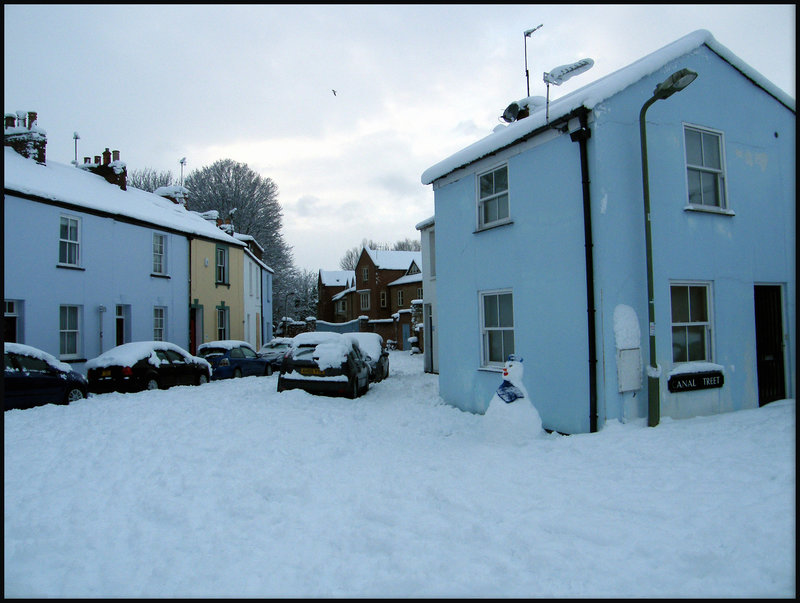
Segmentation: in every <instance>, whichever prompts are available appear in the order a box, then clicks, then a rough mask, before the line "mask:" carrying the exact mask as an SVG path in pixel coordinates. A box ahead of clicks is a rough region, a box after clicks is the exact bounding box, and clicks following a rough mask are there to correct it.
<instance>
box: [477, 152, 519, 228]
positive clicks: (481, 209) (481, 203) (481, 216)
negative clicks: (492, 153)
mask: <svg viewBox="0 0 800 603" xmlns="http://www.w3.org/2000/svg"><path fill="white" fill-rule="evenodd" d="M500 171H505V174H506V188H505V189H501V190H500V191H497V190H496V189H495V184H494V180H495V178H494V174H495V173H497V172H500ZM488 175H492V176H493V177H492V181H493V184H492V192H491V193H488V194H483V192H482V187H481V179H482V178H484V177H485V176H488ZM503 196H505V198H506V199H505V215H504V216H502V217H501V216H500V207H499V200H500V199H501V198H502V197H503ZM475 198H476V200H477V214H478V215H477V218H478V230H484V229H487V228H492V227H494V226H499V225H501V224H507V223H508V222H511V194H510V186H509V181H508V164H507V163H504V164H501V165H497V166H495V167H493V168H492V169H490V170H486V171H483V172H480V173H478V174H476V176H475ZM492 202H498V211H497V217H496V218H495V219H490V220H487V219H486V215H485V213H486V212H485V207H486V205H487V204H489V203H492Z"/></svg>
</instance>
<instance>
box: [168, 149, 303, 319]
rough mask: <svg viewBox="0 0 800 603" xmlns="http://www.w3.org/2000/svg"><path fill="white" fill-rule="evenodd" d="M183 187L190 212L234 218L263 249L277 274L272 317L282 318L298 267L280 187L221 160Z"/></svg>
mask: <svg viewBox="0 0 800 603" xmlns="http://www.w3.org/2000/svg"><path fill="white" fill-rule="evenodd" d="M184 186H185V187H186V188H187V189H188V190H189V207H190V209H192V210H194V211H199V212H204V211H210V210H217V211H218V212H219V215H220V217H221V218H223V219H225V218H228V217H231V221H232V223H233V226H234V228H235V230H236V232H240V233H242V234H248V235H250V236H252V237H253V238H254V239H255V240H256V241H257V242H258V244H259V245H261V247H263V248H264V258H263V259H264V263H266V264H267V265H268V266H269V267H270V268H272V269H273V270H274V271H275V277H274V279H273V291H274V303H273V308H274V309H275V314H274V315H273V317H274V318H276V319H279V318H280V316H277V313H278V312H280V311H282V310H283V307H282V301H283V298H284V296H285V295H286V293H287V291H290V289H289V288H288V287H289V286H290V285H291V279H292V277H293V276H294V275H295V273H296V268H295V267H294V259H293V258H292V251H291V247H290V246H289V245H287V244H286V241H285V240H284V238H283V233H282V232H281V228H282V220H283V210H282V209H281V206H280V204H279V203H278V186H277V185H276V184H275V182H273V181H272V179H270V178H264V177H262V176H261V175H260V174H258V173H256V172H254V171H253V170H252V169H250V168H249V167H248V166H247V164H245V163H238V162H236V161H233V160H232V159H220V160H219V161H217V162H215V163H213V164H212V165H210V166H207V167H204V168H201V169H199V170H194V171H193V172H191V173H190V174H189V175H188V176H187V177H186V179H185V180H184ZM279 302H281V303H279Z"/></svg>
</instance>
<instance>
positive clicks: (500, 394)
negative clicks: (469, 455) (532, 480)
mask: <svg viewBox="0 0 800 603" xmlns="http://www.w3.org/2000/svg"><path fill="white" fill-rule="evenodd" d="M522 375H523V366H522V358H517V357H516V356H514V355H513V354H512V355H510V356H509V357H508V361H507V362H506V363H505V365H504V366H503V383H501V384H500V387H498V388H497V391H496V392H495V394H494V395H493V396H492V399H491V401H490V402H489V408H487V409H486V413H485V414H484V421H483V422H484V425H485V429H486V435H487V437H488V438H489V439H490V440H492V441H495V442H507V443H512V444H516V445H519V446H522V445H524V444H526V443H527V442H529V441H530V440H531V439H533V438H535V437H538V436H540V435H543V434H544V431H543V430H542V419H541V417H540V416H539V412H538V411H537V410H536V407H535V406H534V405H533V403H532V402H531V399H530V397H529V396H528V390H526V389H525V385H524V384H523V383H522Z"/></svg>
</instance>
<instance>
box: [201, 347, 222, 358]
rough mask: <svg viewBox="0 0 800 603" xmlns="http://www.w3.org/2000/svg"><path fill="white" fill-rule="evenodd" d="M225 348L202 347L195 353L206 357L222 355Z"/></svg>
mask: <svg viewBox="0 0 800 603" xmlns="http://www.w3.org/2000/svg"><path fill="white" fill-rule="evenodd" d="M225 352H227V350H225V349H223V348H203V349H202V350H198V352H197V355H198V356H200V357H201V358H208V357H209V356H224V355H225Z"/></svg>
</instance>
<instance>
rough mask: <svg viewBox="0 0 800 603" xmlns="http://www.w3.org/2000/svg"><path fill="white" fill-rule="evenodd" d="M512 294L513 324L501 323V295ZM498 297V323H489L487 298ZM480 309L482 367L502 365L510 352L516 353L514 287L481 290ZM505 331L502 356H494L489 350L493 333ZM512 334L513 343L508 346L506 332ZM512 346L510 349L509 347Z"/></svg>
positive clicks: (479, 294) (479, 297)
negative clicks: (487, 318) (487, 319)
mask: <svg viewBox="0 0 800 603" xmlns="http://www.w3.org/2000/svg"><path fill="white" fill-rule="evenodd" d="M504 295H510V296H511V324H510V325H508V324H500V323H501V321H500V304H499V301H500V296H504ZM491 297H494V298H497V301H498V303H497V314H498V316H497V317H498V320H497V323H498V324H497V325H494V324H489V325H487V324H486V323H487V321H486V300H487V299H488V298H491ZM478 311H479V312H480V325H481V366H482V367H498V368H500V367H502V366H503V365H504V364H505V362H506V360H507V359H508V356H509V355H510V354H513V353H515V349H516V337H515V333H514V314H515V312H514V292H513V290H512V289H493V290H490V291H480V292H479V293H478ZM497 332H503V341H502V343H501V347H502V348H503V351H502V353H501V358H492V357H491V352H490V350H489V347H490V338H491V334H492V333H497ZM507 333H510V334H511V345H510V346H507V345H506V342H505V338H506V334H507ZM509 347H510V349H509Z"/></svg>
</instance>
